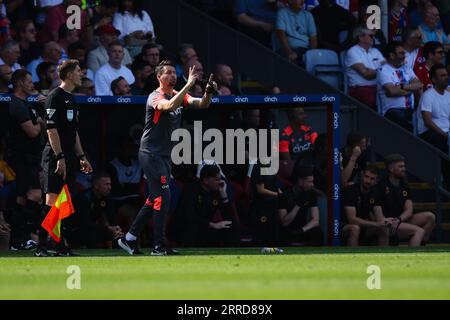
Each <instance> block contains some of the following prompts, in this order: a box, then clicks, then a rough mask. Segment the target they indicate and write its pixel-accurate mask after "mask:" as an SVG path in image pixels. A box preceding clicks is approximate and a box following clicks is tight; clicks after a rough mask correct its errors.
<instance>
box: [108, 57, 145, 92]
mask: <svg viewBox="0 0 450 320" xmlns="http://www.w3.org/2000/svg"><path fill="white" fill-rule="evenodd" d="M131 71H132V72H133V75H134V78H135V80H136V81H135V82H134V83H133V85H132V86H131V93H132V95H133V96H144V95H148V94H149V93H150V92H149V91H147V90H146V85H147V82H148V81H149V77H150V76H151V75H152V74H153V68H152V67H151V66H150V65H149V64H148V63H147V62H145V61H142V60H134V61H133V64H132V65H131ZM113 92H114V91H113Z"/></svg>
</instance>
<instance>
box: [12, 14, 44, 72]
mask: <svg viewBox="0 0 450 320" xmlns="http://www.w3.org/2000/svg"><path fill="white" fill-rule="evenodd" d="M15 30H16V32H17V41H18V42H19V46H20V58H19V60H18V63H19V64H20V65H21V66H26V65H27V64H29V63H30V62H31V61H32V60H34V59H36V58H37V57H39V51H40V49H39V46H38V45H37V44H36V27H35V26H34V23H33V21H31V20H19V21H17V23H16V28H15Z"/></svg>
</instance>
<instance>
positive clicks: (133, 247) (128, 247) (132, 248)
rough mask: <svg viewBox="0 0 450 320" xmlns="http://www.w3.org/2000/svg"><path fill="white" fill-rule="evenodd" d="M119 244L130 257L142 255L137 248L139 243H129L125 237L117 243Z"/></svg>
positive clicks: (134, 241)
mask: <svg viewBox="0 0 450 320" xmlns="http://www.w3.org/2000/svg"><path fill="white" fill-rule="evenodd" d="M117 244H118V245H119V246H120V247H121V248H122V249H123V250H125V251H126V252H128V254H129V255H135V254H142V252H141V251H139V249H138V248H137V241H136V240H133V241H128V240H127V239H125V237H122V238H120V239H119V240H118V241H117Z"/></svg>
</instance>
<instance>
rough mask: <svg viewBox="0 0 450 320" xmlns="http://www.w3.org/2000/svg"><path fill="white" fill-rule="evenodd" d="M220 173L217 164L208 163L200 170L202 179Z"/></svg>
mask: <svg viewBox="0 0 450 320" xmlns="http://www.w3.org/2000/svg"><path fill="white" fill-rule="evenodd" d="M218 174H220V169H219V167H218V166H216V165H215V164H207V165H205V166H204V167H203V168H202V170H200V180H203V179H205V178H215V177H217V175H218Z"/></svg>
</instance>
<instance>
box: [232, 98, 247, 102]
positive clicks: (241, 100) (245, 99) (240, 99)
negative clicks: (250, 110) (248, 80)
mask: <svg viewBox="0 0 450 320" xmlns="http://www.w3.org/2000/svg"><path fill="white" fill-rule="evenodd" d="M234 102H243V103H246V102H248V98H245V97H244V98H241V97H236V98H235V99H234Z"/></svg>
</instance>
